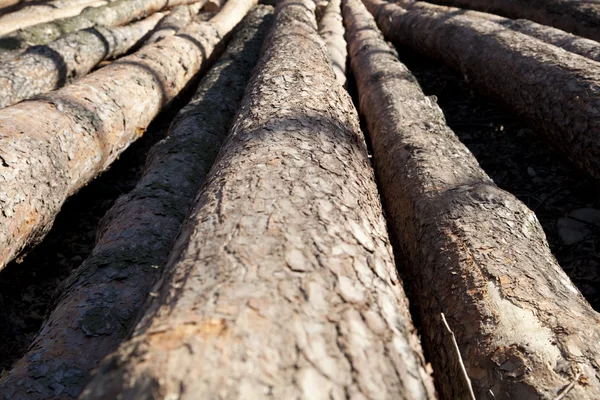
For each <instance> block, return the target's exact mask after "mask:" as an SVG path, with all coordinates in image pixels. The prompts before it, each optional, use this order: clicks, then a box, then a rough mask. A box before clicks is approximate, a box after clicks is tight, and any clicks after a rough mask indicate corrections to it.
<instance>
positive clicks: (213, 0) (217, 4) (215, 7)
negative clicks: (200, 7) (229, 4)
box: [204, 0, 225, 12]
mask: <svg viewBox="0 0 600 400" xmlns="http://www.w3.org/2000/svg"><path fill="white" fill-rule="evenodd" d="M223 3H225V1H223V0H207V1H206V4H205V5H204V11H208V12H215V11H219V10H220V9H221V7H222V6H223Z"/></svg>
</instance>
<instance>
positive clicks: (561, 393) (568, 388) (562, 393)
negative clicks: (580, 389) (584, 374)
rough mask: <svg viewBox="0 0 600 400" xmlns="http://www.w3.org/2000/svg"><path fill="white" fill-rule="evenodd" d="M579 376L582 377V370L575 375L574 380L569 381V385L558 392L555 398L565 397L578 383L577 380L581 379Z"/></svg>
mask: <svg viewBox="0 0 600 400" xmlns="http://www.w3.org/2000/svg"><path fill="white" fill-rule="evenodd" d="M579 378H581V372H578V373H577V375H575V379H573V382H571V383H569V384H568V385H567V387H566V388H565V390H563V391H562V392H560V393H559V394H558V396H556V397H555V398H554V400H562V399H564V398H565V396H566V395H567V394H568V393H569V392H570V391H571V389H573V388H574V387H575V384H576V383H577V381H578V380H579Z"/></svg>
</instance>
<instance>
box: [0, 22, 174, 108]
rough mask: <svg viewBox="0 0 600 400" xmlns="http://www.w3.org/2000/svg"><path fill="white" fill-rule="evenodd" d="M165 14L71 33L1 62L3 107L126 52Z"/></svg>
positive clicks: (0, 96)
mask: <svg viewBox="0 0 600 400" xmlns="http://www.w3.org/2000/svg"><path fill="white" fill-rule="evenodd" d="M163 16H164V14H161V13H154V14H153V15H151V16H150V17H148V18H146V19H144V20H142V21H140V22H136V23H133V24H130V25H127V26H123V27H116V28H104V27H100V26H99V27H95V28H89V29H85V30H82V31H79V32H75V33H71V34H69V35H67V36H65V37H62V38H60V39H58V40H57V41H55V42H53V43H50V44H48V45H44V46H34V47H31V48H30V49H29V50H27V51H26V52H24V53H23V54H21V55H19V56H17V57H15V58H13V59H12V60H9V61H7V62H5V63H2V64H0V108H4V107H6V106H9V105H11V104H15V103H18V102H19V101H21V100H24V99H29V98H31V97H33V96H36V95H38V94H41V93H47V92H49V91H51V90H53V89H57V88H59V87H61V86H64V85H65V84H66V83H69V82H71V81H73V80H75V79H77V78H80V77H82V76H84V75H86V74H87V73H88V72H90V71H91V70H92V69H93V68H94V67H95V66H96V65H98V64H99V63H100V62H101V61H102V60H105V59H109V58H115V57H118V56H121V55H123V54H124V53H126V52H127V51H129V50H130V49H131V48H132V47H133V46H135V45H136V44H137V43H138V42H139V41H140V40H141V39H142V38H144V36H145V35H146V34H147V33H148V32H150V31H151V30H152V29H153V28H154V27H155V26H156V25H157V24H158V22H159V21H160V20H161V18H162V17H163Z"/></svg>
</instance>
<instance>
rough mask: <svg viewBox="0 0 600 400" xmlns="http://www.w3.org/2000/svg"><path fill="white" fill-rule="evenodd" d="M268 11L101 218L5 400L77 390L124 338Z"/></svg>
mask: <svg viewBox="0 0 600 400" xmlns="http://www.w3.org/2000/svg"><path fill="white" fill-rule="evenodd" d="M271 10H272V9H271V7H268V6H261V7H256V8H255V9H254V10H253V11H252V12H251V13H250V14H249V16H248V17H247V18H246V19H245V20H244V22H243V23H242V24H243V25H242V26H241V29H240V30H239V31H238V32H237V33H236V34H235V36H234V37H233V39H232V41H231V43H230V45H229V46H228V49H227V51H226V52H225V54H224V55H223V57H221V58H220V59H219V62H218V63H217V64H216V65H215V66H214V67H213V68H212V69H211V70H210V71H209V72H208V73H207V74H206V76H205V77H204V79H203V80H202V83H201V84H200V86H199V88H198V91H197V92H196V94H195V96H194V98H193V99H192V101H191V102H190V104H189V105H187V106H186V107H185V108H184V109H182V110H181V111H180V112H179V114H178V115H177V117H176V118H175V120H174V121H173V123H172V124H171V128H170V130H169V135H168V136H167V138H166V139H164V140H163V141H161V142H159V143H158V144H156V145H155V146H154V147H153V148H152V150H151V151H150V155H149V157H148V160H147V162H146V166H145V169H144V172H143V175H142V177H141V179H140V182H139V183H138V184H137V186H136V187H135V188H134V189H133V190H132V191H131V192H130V193H128V194H127V195H124V196H122V197H121V198H119V199H118V200H117V202H116V204H115V205H114V206H113V207H112V208H111V210H110V211H109V212H108V213H107V215H106V216H105V217H104V219H103V221H102V222H101V225H100V226H101V228H100V230H99V231H98V235H97V236H98V239H97V242H96V245H95V247H94V250H93V251H92V255H91V256H90V257H89V258H88V259H87V260H85V261H84V263H83V264H82V265H81V266H80V267H79V268H78V269H77V270H75V271H74V272H73V273H72V274H71V276H70V277H69V278H68V279H67V281H66V284H65V285H64V288H63V290H62V293H61V295H60V299H59V301H58V303H57V306H56V308H55V310H54V311H53V312H52V313H51V314H50V316H49V317H48V318H47V319H46V320H45V322H44V324H43V326H42V328H41V330H40V334H39V335H38V337H37V338H36V339H35V341H34V342H33V345H32V346H31V347H30V348H29V350H28V352H27V353H26V354H25V355H24V356H23V358H22V359H21V360H19V361H18V362H17V363H16V365H15V366H14V368H13V369H12V370H11V371H10V373H9V374H8V375H7V376H6V377H5V378H4V379H2V380H0V392H2V393H5V396H7V397H4V398H3V400H21V399H23V400H24V399H25V398H26V399H27V400H42V399H50V398H52V399H53V400H62V399H65V400H66V399H70V398H72V397H75V396H77V395H78V394H79V392H80V390H81V388H82V383H83V381H84V377H86V376H87V375H88V374H89V372H90V370H91V369H92V368H94V367H95V366H96V364H97V363H98V362H99V361H100V360H101V359H102V358H103V357H104V356H106V355H107V354H108V353H109V352H110V351H112V350H114V349H115V348H116V347H117V346H118V344H119V342H120V341H121V340H122V339H123V336H124V334H125V333H126V332H127V330H128V328H129V326H130V324H131V323H132V321H133V320H134V316H135V315H136V312H137V310H138V309H139V307H140V306H141V304H142V303H143V301H144V298H145V297H146V296H147V294H148V291H149V287H150V285H151V283H152V280H153V278H154V275H155V272H156V271H157V270H158V269H160V268H162V267H163V265H164V263H165V262H166V259H167V255H168V254H169V248H170V247H171V244H172V242H173V240H174V239H175V236H176V234H177V232H178V231H179V228H180V226H181V223H182V222H183V219H184V217H185V215H186V214H187V212H188V209H189V207H190V206H191V205H192V203H193V201H194V197H195V194H196V192H197V191H198V189H199V188H200V186H201V185H202V184H203V182H204V178H205V176H206V174H207V173H208V170H209V168H210V167H211V165H212V163H213V161H214V159H215V157H216V155H217V152H218V150H219V147H220V145H221V142H222V141H223V139H224V138H225V137H226V134H227V131H228V128H229V126H230V125H231V122H232V120H233V118H234V116H235V113H236V111H237V109H238V107H239V103H240V101H241V99H242V95H243V94H244V88H245V87H246V84H247V83H248V80H249V79H250V75H251V72H252V68H253V67H254V64H255V63H256V60H257V59H258V55H259V51H260V46H261V42H262V39H263V37H264V35H265V34H266V31H267V28H268V26H269V25H270V22H271V21H270V19H269V17H270V16H271V15H272V11H271ZM38 371H45V373H44V374H43V375H41V374H39V373H38ZM61 371H62V373H61ZM73 377H78V378H79V379H73ZM56 388H60V389H61V390H60V391H57V390H56ZM19 393H28V395H27V396H26V397H21V395H20V394H19ZM11 394H12V397H11Z"/></svg>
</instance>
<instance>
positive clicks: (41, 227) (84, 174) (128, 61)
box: [0, 0, 256, 269]
mask: <svg viewBox="0 0 600 400" xmlns="http://www.w3.org/2000/svg"><path fill="white" fill-rule="evenodd" d="M255 2H256V0H230V1H228V2H227V3H226V5H225V6H224V7H223V9H222V10H221V12H219V13H218V14H217V15H216V16H215V17H213V18H212V19H211V20H210V21H209V22H198V23H192V24H190V25H188V27H187V28H186V29H185V30H184V31H182V33H180V34H178V35H176V36H172V37H170V38H167V39H165V40H162V41H160V42H159V43H156V44H153V45H149V46H145V47H143V48H142V49H141V50H140V51H138V52H137V53H134V54H132V55H130V56H127V57H123V58H121V59H119V60H117V61H115V62H114V63H112V64H111V65H109V66H106V67H104V68H102V69H100V70H98V71H96V72H94V73H92V74H90V75H87V76H86V77H83V78H81V79H79V80H78V81H76V82H74V83H72V84H70V85H68V86H66V87H64V88H62V89H60V90H58V91H56V92H53V93H51V94H49V95H46V96H41V97H40V98H39V99H37V100H35V101H27V102H22V103H19V104H16V105H14V106H11V107H7V108H5V109H3V110H0V185H1V186H2V191H0V269H1V268H3V267H4V266H5V265H6V263H7V262H8V261H10V260H11V259H13V258H14V257H15V256H17V255H18V254H19V253H21V252H22V250H24V249H25V248H26V247H27V246H31V245H34V244H35V243H36V242H38V241H39V240H40V239H41V238H42V237H43V236H44V235H45V233H46V232H47V231H48V229H49V228H50V226H51V225H52V222H53V220H54V217H55V215H56V213H58V211H59V210H60V207H61V206H62V204H63V203H64V201H65V200H66V199H67V198H68V197H69V196H71V195H72V194H74V193H75V192H77V190H79V189H80V188H81V187H82V186H83V185H85V184H86V183H87V182H89V181H90V180H91V179H93V178H94V177H95V176H96V175H98V174H99V173H101V172H102V171H104V170H105V169H106V168H107V167H108V166H109V165H110V164H111V163H112V162H113V161H114V160H115V158H117V157H118V156H119V154H120V153H121V152H122V151H123V150H124V149H125V148H127V146H128V145H129V144H130V143H132V142H133V141H135V140H136V139H137V138H139V137H140V136H141V135H142V134H143V133H144V130H145V129H146V127H147V126H148V124H149V123H150V122H151V121H152V119H153V118H154V117H155V116H156V115H157V114H158V112H159V111H160V110H161V109H162V108H163V107H164V106H165V105H166V104H168V103H169V101H170V100H172V99H173V98H174V97H175V96H176V95H177V94H178V93H179V92H180V91H181V90H182V89H183V88H184V86H185V85H186V84H187V83H188V82H189V81H190V79H191V78H192V77H194V76H195V75H196V74H197V73H198V72H199V71H202V70H203V69H204V68H206V67H207V65H208V63H209V59H210V58H211V57H212V56H213V54H214V53H215V52H218V51H219V49H220V47H221V44H222V43H223V40H222V38H223V36H225V35H226V34H228V33H229V32H230V31H231V29H233V28H234V27H235V26H236V25H237V23H238V22H239V21H240V20H241V19H242V18H243V17H244V16H245V14H246V13H247V12H248V10H249V9H250V8H252V6H254V4H255ZM34 115H35V116H36V117H35V118H31V116H34Z"/></svg>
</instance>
